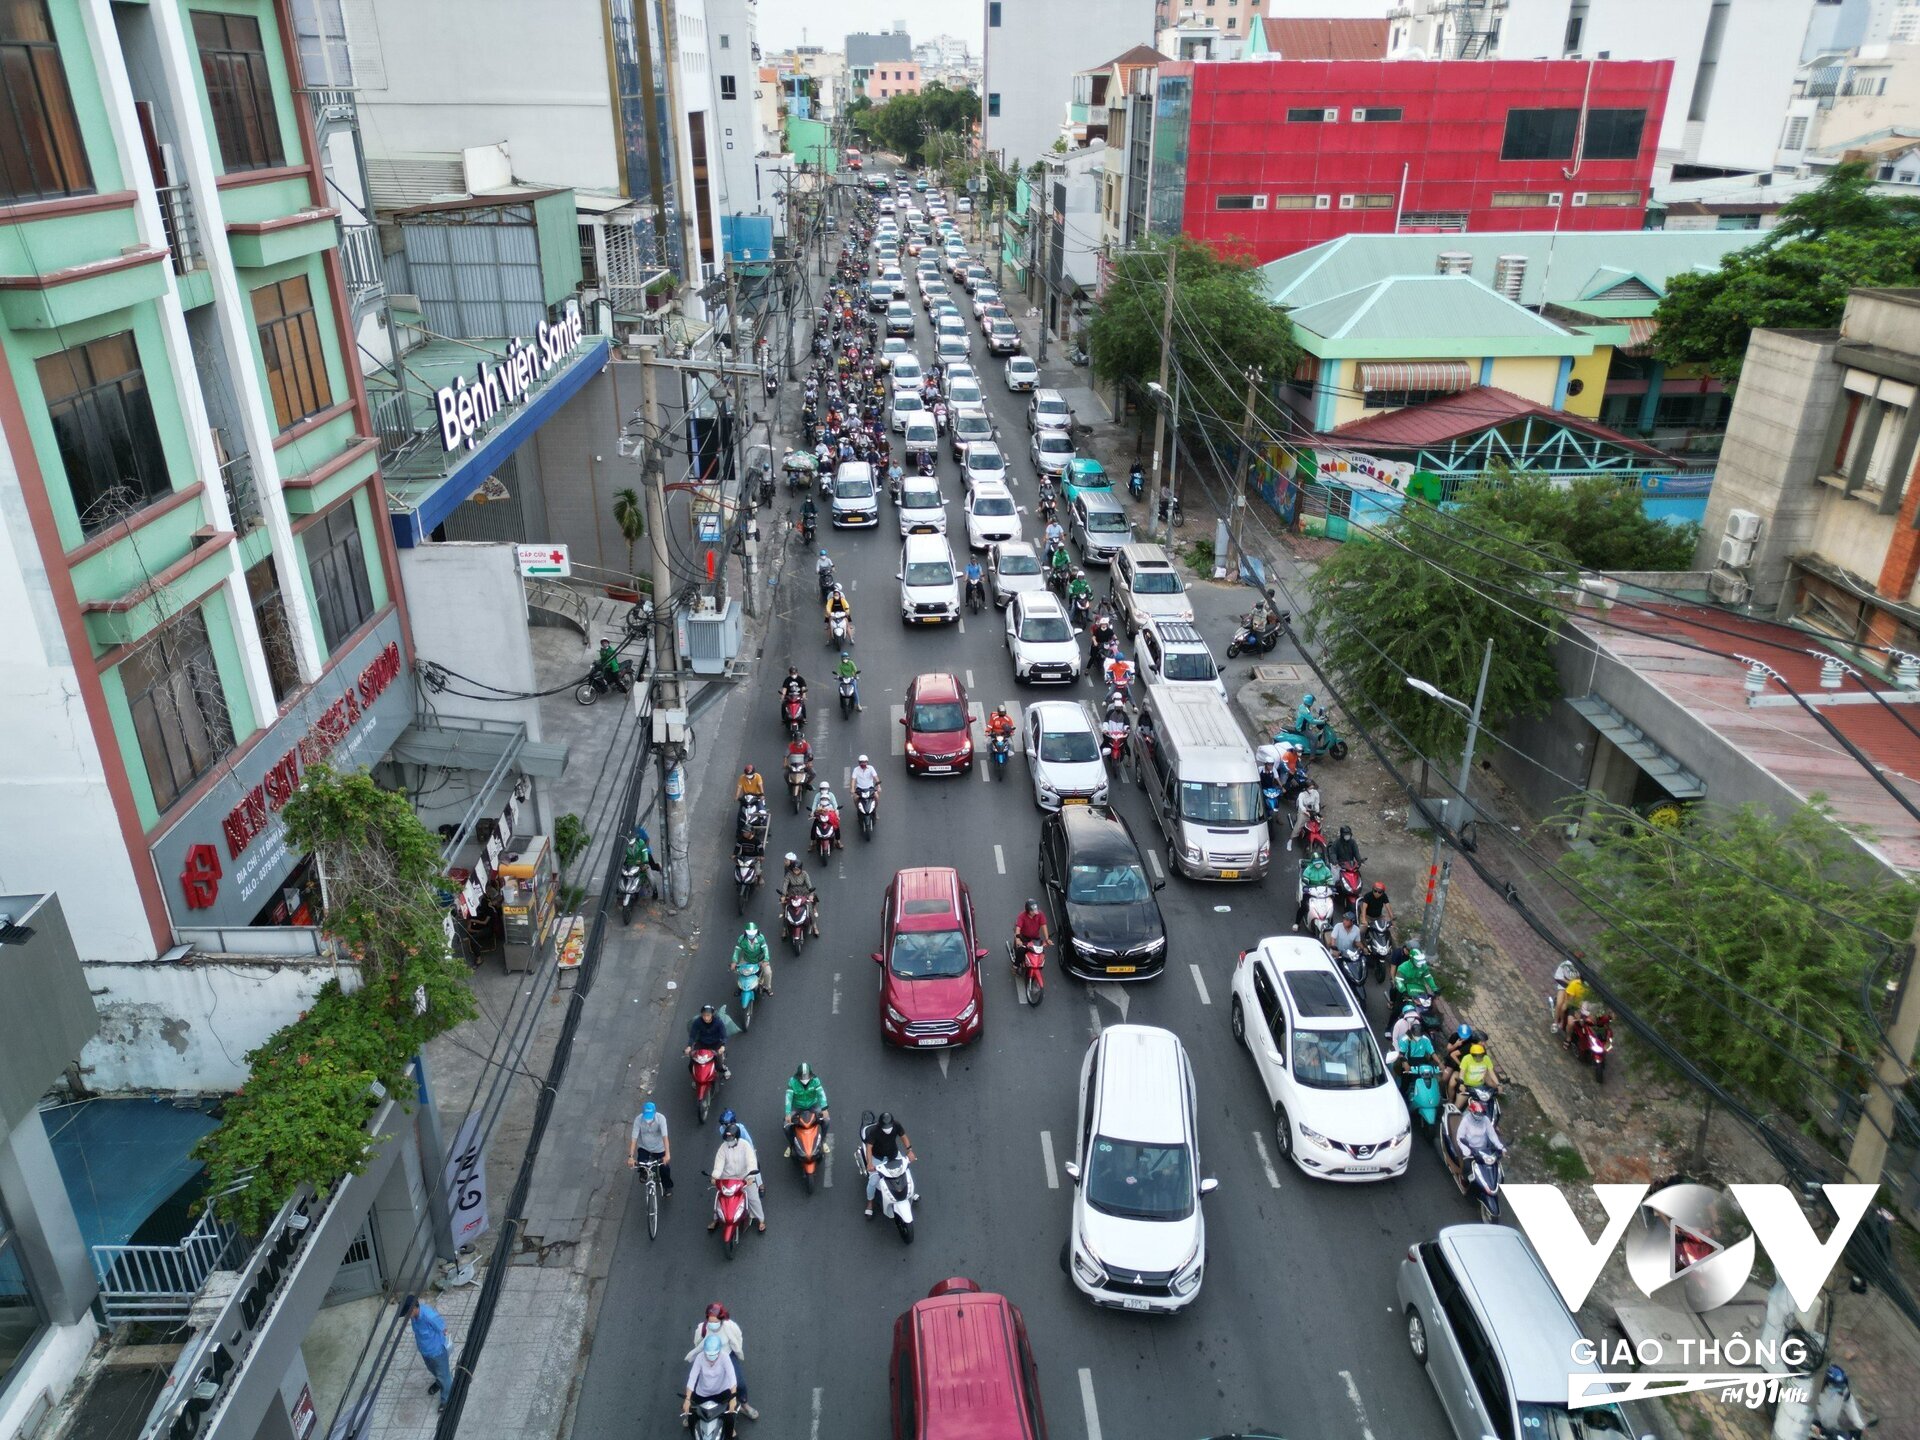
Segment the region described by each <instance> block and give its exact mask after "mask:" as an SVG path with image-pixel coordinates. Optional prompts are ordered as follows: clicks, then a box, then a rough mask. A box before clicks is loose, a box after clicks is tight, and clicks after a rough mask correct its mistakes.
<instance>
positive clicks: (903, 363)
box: [893, 350, 927, 395]
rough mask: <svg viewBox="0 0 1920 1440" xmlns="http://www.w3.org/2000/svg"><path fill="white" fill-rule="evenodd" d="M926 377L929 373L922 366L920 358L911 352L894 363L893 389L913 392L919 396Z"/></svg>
mask: <svg viewBox="0 0 1920 1440" xmlns="http://www.w3.org/2000/svg"><path fill="white" fill-rule="evenodd" d="M926 376H927V372H926V371H925V370H923V369H922V368H921V366H920V357H919V356H918V355H915V354H914V353H913V352H912V351H911V350H909V351H908V352H907V353H906V354H904V355H902V356H900V357H898V358H897V359H896V360H895V361H894V362H893V388H894V389H896V390H912V391H913V393H914V394H916V395H918V394H919V393H920V385H921V382H922V381H924V380H925V379H926Z"/></svg>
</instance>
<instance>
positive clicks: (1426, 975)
mask: <svg viewBox="0 0 1920 1440" xmlns="http://www.w3.org/2000/svg"><path fill="white" fill-rule="evenodd" d="M1377 925H1382V922H1381V921H1378V920H1370V921H1368V922H1367V938H1368V941H1369V943H1371V942H1372V937H1373V930H1374V927H1375V926H1377ZM1383 930H1384V926H1383ZM1382 938H1383V939H1384V938H1385V935H1384V934H1383V936H1382ZM1439 993H1440V982H1439V981H1438V980H1436V979H1434V977H1433V968H1432V967H1431V966H1430V965H1428V964H1427V962H1426V960H1425V959H1424V958H1423V959H1422V960H1421V961H1420V962H1419V964H1418V965H1416V966H1415V967H1414V972H1413V977H1412V979H1411V980H1403V979H1401V978H1400V970H1399V967H1398V966H1396V967H1395V968H1394V972H1393V980H1392V982H1391V984H1390V987H1389V990H1388V994H1389V996H1390V998H1391V999H1392V1001H1393V1008H1394V1009H1395V1010H1398V1009H1399V1008H1400V1007H1401V1006H1403V1005H1418V1004H1419V1003H1420V1002H1421V1001H1422V1000H1425V1001H1426V1002H1427V1003H1428V1004H1429V1005H1431V1004H1432V1002H1433V997H1434V996H1435V995H1437V994H1439Z"/></svg>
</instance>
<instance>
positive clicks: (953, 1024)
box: [873, 865, 987, 1050]
mask: <svg viewBox="0 0 1920 1440" xmlns="http://www.w3.org/2000/svg"><path fill="white" fill-rule="evenodd" d="M880 944H881V947H882V948H881V949H879V950H877V951H875V952H874V956H873V962H874V964H876V965H878V966H879V967H880V1034H881V1036H882V1038H884V1039H885V1040H886V1042H887V1043H888V1044H889V1045H900V1046H904V1047H905V1048H907V1049H909V1050H938V1049H944V1048H946V1047H948V1046H951V1045H964V1044H966V1043H967V1042H968V1041H969V1040H973V1039H977V1038H978V1037H979V1034H980V1022H981V1021H982V1020H983V1019H984V1018H985V1016H984V1014H983V1009H984V1007H985V1005H986V1002H987V996H986V991H985V990H984V989H983V988H982V987H981V984H980V962H981V961H982V960H984V959H986V958H987V952H986V951H985V950H983V949H981V948H980V947H979V944H978V942H977V941H976V939H975V937H974V928H973V896H972V895H971V894H969V893H968V891H967V887H966V883H965V882H964V881H962V880H961V878H960V872H959V871H957V870H954V869H952V868H950V867H948V866H945V865H927V866H922V867H920V868H918V869H914V870H902V871H899V872H898V873H897V874H895V875H894V877H893V882H892V883H891V884H890V885H888V886H887V898H886V902H885V904H884V906H883V907H882V909H881V912H880Z"/></svg>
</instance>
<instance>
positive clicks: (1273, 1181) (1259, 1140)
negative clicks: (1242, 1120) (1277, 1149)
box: [1253, 1130, 1280, 1190]
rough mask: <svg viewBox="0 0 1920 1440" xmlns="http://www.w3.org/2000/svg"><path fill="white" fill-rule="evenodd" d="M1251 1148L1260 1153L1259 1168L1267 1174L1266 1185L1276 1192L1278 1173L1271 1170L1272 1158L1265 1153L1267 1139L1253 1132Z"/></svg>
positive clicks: (1278, 1185)
mask: <svg viewBox="0 0 1920 1440" xmlns="http://www.w3.org/2000/svg"><path fill="white" fill-rule="evenodd" d="M1253 1148H1254V1149H1256V1150H1258V1151H1259V1152H1260V1168H1261V1169H1262V1170H1264V1171H1266V1172H1267V1183H1268V1184H1269V1185H1271V1186H1273V1188H1274V1189H1276V1190H1278V1189H1279V1188H1280V1172H1279V1171H1278V1170H1276V1169H1274V1168H1273V1157H1272V1156H1271V1155H1269V1154H1268V1153H1267V1137H1266V1136H1264V1135H1262V1134H1261V1133H1260V1132H1259V1131H1258V1130H1256V1131H1254V1132H1253Z"/></svg>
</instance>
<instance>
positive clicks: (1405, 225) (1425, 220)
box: [1400, 210, 1467, 231]
mask: <svg viewBox="0 0 1920 1440" xmlns="http://www.w3.org/2000/svg"><path fill="white" fill-rule="evenodd" d="M1400 228H1401V230H1403V231H1406V230H1416V229H1417V230H1465V229H1466V228H1467V215H1466V212H1465V211H1464V210H1409V211H1407V212H1406V213H1405V214H1404V215H1402V216H1401V217H1400Z"/></svg>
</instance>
